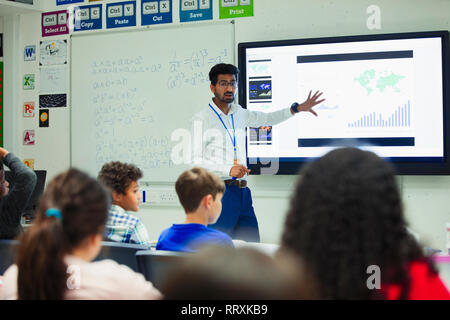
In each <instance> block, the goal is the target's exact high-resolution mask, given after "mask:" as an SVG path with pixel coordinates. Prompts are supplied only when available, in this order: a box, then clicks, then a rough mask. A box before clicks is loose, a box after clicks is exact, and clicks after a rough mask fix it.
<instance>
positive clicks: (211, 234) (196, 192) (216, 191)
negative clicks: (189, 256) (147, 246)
mask: <svg viewBox="0 0 450 320" xmlns="http://www.w3.org/2000/svg"><path fill="white" fill-rule="evenodd" d="M175 189H176V191H177V195H178V198H179V200H180V203H181V205H182V206H183V208H184V210H185V212H186V220H185V222H184V223H182V224H173V225H172V226H171V227H170V228H168V229H166V230H164V231H163V232H162V233H161V235H160V236H159V240H158V243H157V244H156V249H157V250H170V251H185V252H195V251H198V250H199V249H201V248H202V247H203V246H205V245H220V246H227V247H234V245H233V241H232V240H231V238H230V237H229V236H228V235H227V234H226V233H223V232H221V231H218V230H214V229H211V228H208V227H207V225H208V224H212V223H214V222H216V221H217V219H218V218H219V215H220V212H221V210H222V203H221V200H222V194H223V192H224V190H225V187H224V184H223V182H222V181H221V180H220V179H219V178H218V177H217V176H216V175H214V174H212V173H210V172H208V171H207V170H205V169H203V168H192V169H190V170H187V171H185V172H183V173H182V174H181V175H180V176H179V177H178V179H177V182H176V183H175Z"/></svg>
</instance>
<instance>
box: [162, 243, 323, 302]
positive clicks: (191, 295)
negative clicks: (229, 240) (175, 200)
mask: <svg viewBox="0 0 450 320" xmlns="http://www.w3.org/2000/svg"><path fill="white" fill-rule="evenodd" d="M301 266H302V265H301V264H300V261H299V260H297V259H296V258H294V257H293V256H290V255H288V254H287V252H284V253H282V254H279V255H278V256H277V258H276V259H274V258H273V257H271V256H268V255H266V254H265V253H263V252H261V251H259V250H256V249H254V248H245V247H244V248H238V249H233V248H226V247H208V248H205V249H203V250H202V251H200V252H198V253H195V254H193V255H192V256H190V257H187V258H186V260H185V261H184V263H180V264H179V265H178V266H177V267H176V268H174V269H172V271H171V273H170V274H169V275H168V278H167V280H166V281H165V283H163V286H162V288H161V292H162V293H163V295H164V297H165V299H168V300H182V299H193V300H197V299H199V300H209V299H211V300H232V299H235V300H267V299H304V298H307V299H313V298H316V295H315V293H316V292H315V290H314V289H313V288H314V286H311V283H312V282H311V281H310V280H311V278H308V277H306V276H305V275H306V274H303V273H302V271H303V269H302V267H301Z"/></svg>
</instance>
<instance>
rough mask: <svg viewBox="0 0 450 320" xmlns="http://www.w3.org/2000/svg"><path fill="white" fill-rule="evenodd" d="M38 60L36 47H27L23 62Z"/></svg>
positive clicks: (24, 51)
mask: <svg viewBox="0 0 450 320" xmlns="http://www.w3.org/2000/svg"><path fill="white" fill-rule="evenodd" d="M35 60H36V46H26V47H25V49H24V50H23V61H35Z"/></svg>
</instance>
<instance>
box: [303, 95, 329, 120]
mask: <svg viewBox="0 0 450 320" xmlns="http://www.w3.org/2000/svg"><path fill="white" fill-rule="evenodd" d="M311 93H312V91H309V95H308V99H306V100H305V102H303V103H300V104H299V105H297V112H301V111H306V112H311V113H312V114H313V115H315V116H316V117H317V113H316V112H315V111H314V110H313V109H312V108H313V107H314V106H316V105H318V104H319V103H321V102H323V101H325V99H322V100H317V99H319V97H320V96H321V95H322V93H323V92H319V91H316V93H314V95H313V96H311Z"/></svg>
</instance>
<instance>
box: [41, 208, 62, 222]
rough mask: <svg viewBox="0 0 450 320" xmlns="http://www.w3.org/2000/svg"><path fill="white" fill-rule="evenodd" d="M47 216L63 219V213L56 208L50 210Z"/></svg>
mask: <svg viewBox="0 0 450 320" xmlns="http://www.w3.org/2000/svg"><path fill="white" fill-rule="evenodd" d="M45 214H46V215H47V217H55V218H57V219H58V220H61V219H62V214H61V211H59V209H56V208H48V209H47V211H46V212H45Z"/></svg>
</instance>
